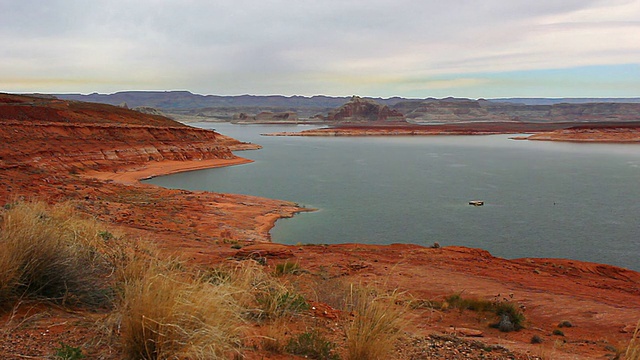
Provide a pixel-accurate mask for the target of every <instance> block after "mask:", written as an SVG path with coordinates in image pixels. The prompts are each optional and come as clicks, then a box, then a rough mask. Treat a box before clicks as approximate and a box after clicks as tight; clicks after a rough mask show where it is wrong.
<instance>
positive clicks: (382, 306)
mask: <svg viewBox="0 0 640 360" xmlns="http://www.w3.org/2000/svg"><path fill="white" fill-rule="evenodd" d="M398 300H399V294H398V293H397V292H393V293H391V294H378V292H377V291H376V290H374V289H370V288H366V287H356V286H352V287H351V290H350V292H349V294H348V296H347V304H346V309H345V310H346V311H347V312H349V313H350V314H351V315H352V316H353V318H352V319H351V321H349V322H348V324H347V327H346V330H345V332H346V337H347V355H346V359H348V360H357V359H358V360H367V359H388V358H390V356H391V355H390V353H391V351H392V350H393V349H394V343H395V341H396V340H397V338H398V336H399V334H400V329H401V325H402V323H403V320H402V317H401V315H402V314H403V313H404V311H405V308H404V307H403V306H400V305H398V304H397V303H398V302H399V301H398Z"/></svg>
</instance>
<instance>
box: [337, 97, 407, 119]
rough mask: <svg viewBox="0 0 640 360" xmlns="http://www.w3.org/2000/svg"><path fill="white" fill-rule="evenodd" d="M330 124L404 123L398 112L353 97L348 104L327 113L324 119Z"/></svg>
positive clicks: (374, 102)
mask: <svg viewBox="0 0 640 360" xmlns="http://www.w3.org/2000/svg"><path fill="white" fill-rule="evenodd" d="M326 120H327V121H331V122H369V121H378V122H379V121H394V122H398V121H404V115H403V114H402V113H401V112H399V111H398V110H394V109H391V108H389V107H388V106H387V105H381V104H379V103H378V102H376V101H375V100H372V99H363V98H361V97H359V96H353V97H352V98H351V100H350V101H349V102H347V103H346V104H344V105H342V106H340V107H339V108H337V109H335V110H332V111H330V112H329V114H328V115H327V118H326Z"/></svg>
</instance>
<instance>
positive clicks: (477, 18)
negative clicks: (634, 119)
mask: <svg viewBox="0 0 640 360" xmlns="http://www.w3.org/2000/svg"><path fill="white" fill-rule="evenodd" d="M121 90H189V91H192V92H195V93H200V94H217V95H238V94H255V95H267V94H282V95H307V96H309V95H317V94H322V95H333V96H349V95H353V94H357V95H361V96H375V97H378V96H380V97H391V96H403V97H414V98H425V97H446V96H456V97H469V98H481V97H483V98H495V97H640V0H633V1H629V0H561V1H559V0H536V1H525V0H479V1H472V0H449V1H441V0H438V1H436V0H422V1H420V0H394V1H390V0H386V1H381V0H367V1H350V0H324V1H319V0H317V1H310V0H297V1H293V0H289V1H284V0H283V1H269V0H229V1H227V0H220V1H205V0H183V1H168V0H138V1H123V0H91V1H87V0H46V1H45V0H42V1H37V0H20V1H15V0H0V92H44V93H68V92H78V93H93V92H99V93H112V92H116V91H121Z"/></svg>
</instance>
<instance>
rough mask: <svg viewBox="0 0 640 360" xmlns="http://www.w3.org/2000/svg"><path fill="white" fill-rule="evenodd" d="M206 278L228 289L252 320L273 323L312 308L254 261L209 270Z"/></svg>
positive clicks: (286, 284)
mask: <svg viewBox="0 0 640 360" xmlns="http://www.w3.org/2000/svg"><path fill="white" fill-rule="evenodd" d="M206 277H207V278H208V279H209V281H211V282H213V283H217V284H222V285H225V286H227V287H228V288H229V291H230V292H231V293H232V294H233V297H234V298H235V299H236V300H237V301H238V303H239V304H240V305H241V307H242V308H243V312H244V314H243V315H245V317H248V318H250V319H258V320H274V319H278V318H280V317H283V316H287V315H292V314H296V313H298V312H300V311H304V310H307V309H309V304H308V303H307V301H306V299H305V298H304V297H303V296H302V295H301V294H299V293H298V292H297V291H296V290H295V289H294V288H293V287H292V286H290V284H288V283H287V282H285V281H281V280H279V279H277V278H274V277H273V276H271V275H270V274H268V273H267V272H265V271H264V269H263V267H262V266H260V265H259V264H257V263H256V262H255V261H253V260H249V261H243V262H240V263H237V264H236V265H235V266H234V267H228V266H227V267H224V268H219V269H215V270H213V271H209V272H208V275H206Z"/></svg>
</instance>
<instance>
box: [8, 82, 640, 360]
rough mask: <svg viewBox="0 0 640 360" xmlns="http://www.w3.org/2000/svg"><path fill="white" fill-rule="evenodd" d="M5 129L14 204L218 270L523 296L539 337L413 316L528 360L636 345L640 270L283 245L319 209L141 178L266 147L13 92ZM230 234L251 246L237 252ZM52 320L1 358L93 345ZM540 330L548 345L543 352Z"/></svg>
mask: <svg viewBox="0 0 640 360" xmlns="http://www.w3.org/2000/svg"><path fill="white" fill-rule="evenodd" d="M0 123H1V124H2V127H1V128H0V202H2V203H6V202H8V201H11V200H13V199H15V198H16V197H20V196H24V197H27V198H30V197H34V196H37V197H46V200H48V201H50V202H56V201H62V200H76V201H77V204H78V207H79V208H80V209H81V210H82V211H84V212H86V213H89V214H93V215H95V216H97V217H98V218H99V219H101V220H103V221H106V222H109V223H112V224H114V225H116V226H119V227H121V228H122V229H123V230H124V231H126V232H129V233H132V234H139V235H141V236H144V237H146V238H150V239H154V240H155V241H157V242H158V243H159V245H160V246H161V247H162V248H163V249H165V250H166V251H171V252H180V253H181V254H183V255H185V256H187V257H188V258H190V259H192V261H195V262H201V263H212V264H215V263H218V262H222V261H228V260H226V259H228V258H233V257H240V258H243V257H247V256H251V255H250V254H259V256H260V257H264V258H266V259H267V260H268V261H267V266H273V265H274V264H276V263H278V262H279V261H284V260H283V259H288V260H290V261H295V262H297V263H298V264H299V265H300V266H301V268H303V269H305V270H307V271H309V272H310V273H318V272H323V273H325V274H326V275H327V277H329V278H333V279H340V280H343V281H349V282H367V283H374V284H377V285H378V286H379V287H382V288H387V289H394V288H398V289H399V290H401V291H407V292H408V293H410V294H411V296H413V297H415V298H417V299H442V298H443V297H444V296H448V295H451V294H453V293H460V292H463V293H464V294H466V295H469V296H479V297H483V298H486V299H494V298H496V299H498V300H499V299H501V298H503V297H508V298H511V297H513V300H514V301H517V302H518V303H519V304H521V305H523V306H525V307H526V311H525V315H526V317H527V326H526V328H525V329H524V330H521V331H518V332H512V333H500V332H498V331H497V330H495V329H491V328H489V327H487V320H484V319H481V318H480V316H479V315H478V314H474V313H467V312H465V313H461V312H458V311H446V312H442V311H437V310H428V309H416V310H412V311H410V313H409V314H408V315H407V321H408V322H409V326H407V328H406V330H407V332H409V333H410V334H412V335H415V336H423V335H428V334H433V333H439V334H446V333H451V332H454V333H457V334H458V335H459V336H464V333H468V334H472V335H474V336H476V335H478V333H477V332H476V331H474V330H480V331H481V332H482V335H483V337H482V341H483V342H485V343H487V344H499V345H502V346H504V347H506V348H508V349H510V350H512V351H514V353H515V355H514V358H518V359H526V358H528V357H529V356H530V355H536V354H546V356H547V357H548V358H553V359H592V358H593V359H595V358H603V357H604V356H605V355H607V354H610V353H611V352H612V350H611V349H612V347H618V348H620V346H621V345H624V344H625V343H626V342H627V341H628V340H629V338H630V336H631V334H630V333H629V331H630V329H633V327H634V326H635V324H636V323H637V321H638V319H639V318H640V273H638V272H635V271H631V270H627V269H622V268H617V267H613V266H609V265H603V264H594V263H586V262H580V261H573V260H567V259H516V260H506V259H501V258H496V257H493V256H491V254H489V253H488V252H486V251H484V250H479V249H470V248H463V247H445V248H426V247H421V246H417V245H408V244H393V245H388V246H378V245H363V244H343V245H330V246H323V245H306V246H286V245H280V244H272V243H270V242H269V240H270V239H269V233H268V231H269V229H270V228H271V227H272V226H273V224H274V222H275V221H276V220H277V219H279V218H282V217H290V216H293V214H295V213H296V212H299V211H305V209H302V208H300V207H298V206H297V205H296V204H294V203H290V202H285V201H279V200H272V199H264V198H259V197H254V196H244V195H231V194H216V193H208V192H194V191H185V190H169V189H163V188H159V187H156V186H151V185H144V184H140V183H138V182H137V181H136V180H137V179H141V178H145V177H149V176H154V175H159V174H166V173H171V172H176V171H186V170H193V169H197V168H206V167H212V166H226V165H231V164H237V163H245V162H247V161H248V160H245V159H242V158H239V157H237V156H236V155H234V154H233V153H232V152H231V150H232V149H249V148H256V147H257V146H256V145H253V144H243V143H240V142H238V141H236V140H234V139H231V138H228V137H226V136H223V135H220V134H217V133H215V132H212V131H207V130H201V129H194V128H191V127H187V126H184V125H182V124H179V123H175V122H173V121H171V120H169V119H166V118H162V117H158V116H155V115H148V114H142V113H139V112H135V111H131V110H126V109H121V108H116V107H112V106H107V105H99V104H86V103H78V102H67V101H60V100H55V99H42V98H35V97H25V96H15V95H6V94H0ZM220 239H229V240H233V241H237V242H239V243H241V244H243V245H245V247H244V248H243V249H241V250H236V249H233V248H232V247H231V244H230V243H229V242H227V241H218V240H220ZM300 241H301V242H304V239H300ZM604 241H605V239H603V242H604ZM603 246H604V245H603ZM247 254H249V255H247ZM298 281H299V282H300V283H301V285H300V286H302V287H304V286H313V284H311V283H308V284H306V285H305V283H304V282H305V281H309V282H311V277H310V276H308V275H301V276H299V277H298ZM314 304H315V305H317V306H315V309H316V310H315V311H316V312H318V311H319V310H318V309H323V310H322V311H320V312H319V313H314V314H315V316H318V318H319V319H322V318H323V317H324V318H326V319H325V320H327V321H329V320H331V319H333V317H334V316H335V309H331V308H330V307H328V306H327V305H326V304H323V303H321V302H314ZM47 311H48V313H49V314H50V316H49V317H44V318H42V319H41V320H38V321H36V323H37V325H34V326H35V328H36V329H47V332H45V331H44V330H42V331H34V330H33V328H32V327H24V328H21V329H15V330H14V331H15V333H13V334H12V340H11V342H10V343H9V342H8V341H9V340H6V339H7V338H6V337H1V338H0V339H1V340H0V353H2V351H6V350H7V349H12V348H19V347H22V348H24V349H32V350H29V351H33V354H35V355H39V354H42V353H43V352H44V353H45V354H51V353H52V350H51V349H54V348H56V347H58V346H59V341H62V340H65V341H66V339H68V338H73V337H78V338H90V337H91V336H92V335H91V334H90V333H89V334H87V333H86V329H84V330H83V328H81V327H75V326H74V323H75V321H74V319H76V318H77V314H69V313H65V312H63V311H58V310H55V309H47ZM8 316H12V315H11V314H7V315H3V317H2V318H0V321H3V323H4V321H6V320H7V319H8V318H7V317H8ZM565 320H567V321H570V322H571V323H572V324H573V325H574V326H572V327H571V328H563V331H564V333H565V336H564V337H558V336H554V335H551V334H552V331H553V330H554V329H556V328H557V325H558V324H559V323H560V322H562V321H565ZM452 328H453V330H452ZM455 329H460V330H458V331H455ZM49 330H51V331H50V332H49ZM534 335H538V336H540V337H541V338H543V340H544V342H543V343H542V344H536V345H533V344H531V343H530V340H531V338H532V337H533V336H534ZM25 351H26V350H25ZM38 351H40V352H38ZM246 356H247V358H248V359H262V358H279V357H278V356H279V355H274V354H271V353H267V352H261V351H259V350H254V351H252V350H247V352H246ZM280 358H282V357H280ZM461 358H463V357H461Z"/></svg>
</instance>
